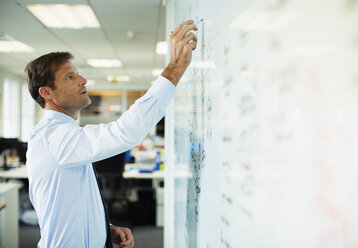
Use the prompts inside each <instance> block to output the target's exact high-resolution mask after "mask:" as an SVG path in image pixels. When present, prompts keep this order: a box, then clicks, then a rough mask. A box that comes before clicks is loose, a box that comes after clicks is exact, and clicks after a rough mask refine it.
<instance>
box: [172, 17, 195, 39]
mask: <svg viewBox="0 0 358 248" xmlns="http://www.w3.org/2000/svg"><path fill="white" fill-rule="evenodd" d="M193 23H194V20H187V21H185V22H183V23H181V24H179V25H178V26H177V27H176V28H175V30H174V31H173V33H172V35H174V36H175V35H177V33H178V32H179V31H180V30H181V29H182V28H183V27H184V26H185V25H190V24H193Z"/></svg>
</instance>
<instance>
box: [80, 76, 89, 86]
mask: <svg viewBox="0 0 358 248" xmlns="http://www.w3.org/2000/svg"><path fill="white" fill-rule="evenodd" d="M78 76H79V77H80V85H81V86H82V85H86V84H87V80H86V79H85V78H84V77H82V76H81V75H79V74H78Z"/></svg>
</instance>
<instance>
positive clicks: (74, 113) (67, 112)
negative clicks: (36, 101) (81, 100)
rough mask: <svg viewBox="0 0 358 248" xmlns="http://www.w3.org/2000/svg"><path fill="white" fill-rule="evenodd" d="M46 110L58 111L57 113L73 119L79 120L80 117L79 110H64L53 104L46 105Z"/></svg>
mask: <svg viewBox="0 0 358 248" xmlns="http://www.w3.org/2000/svg"><path fill="white" fill-rule="evenodd" d="M44 109H47V110H54V111H57V112H60V113H63V114H65V115H68V116H70V117H72V118H73V119H75V120H77V118H78V115H79V113H80V111H79V110H73V111H72V110H70V109H64V108H62V107H60V106H57V105H52V104H46V106H45V108H44Z"/></svg>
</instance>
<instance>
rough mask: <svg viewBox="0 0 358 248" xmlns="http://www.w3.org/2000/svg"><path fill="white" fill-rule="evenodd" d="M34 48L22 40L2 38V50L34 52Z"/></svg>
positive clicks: (8, 51)
mask: <svg viewBox="0 0 358 248" xmlns="http://www.w3.org/2000/svg"><path fill="white" fill-rule="evenodd" d="M33 51H34V49H33V48H32V47H30V46H28V45H26V44H24V43H22V42H21V41H17V40H0V52H5V53H11V52H26V53H30V52H33Z"/></svg>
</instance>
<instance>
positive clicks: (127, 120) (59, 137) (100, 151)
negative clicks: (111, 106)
mask: <svg viewBox="0 0 358 248" xmlns="http://www.w3.org/2000/svg"><path fill="white" fill-rule="evenodd" d="M174 95H175V86H174V85H173V84H172V83H171V82H169V81H168V80H167V79H166V78H164V77H161V76H160V77H159V78H158V79H157V80H156V82H155V83H154V84H153V86H152V87H151V88H150V89H149V90H148V92H147V93H146V94H145V95H144V96H143V97H141V98H139V99H138V100H137V101H136V102H135V104H133V105H132V106H131V107H130V109H129V110H128V111H127V112H125V113H123V115H122V116H121V117H120V118H119V119H118V120H117V121H113V122H110V123H108V124H99V125H86V126H84V127H81V126H79V125H78V124H77V123H76V121H75V120H74V119H73V118H72V117H70V116H68V115H65V114H63V113H60V112H56V111H52V110H45V116H44V118H43V119H42V120H41V121H40V122H39V123H38V124H37V125H36V126H35V127H34V128H33V130H32V132H31V135H30V139H29V143H28V151H27V170H28V176H29V194H30V200H31V202H32V205H33V206H34V208H35V210H36V213H37V216H38V220H39V225H40V229H41V239H40V241H39V243H38V247H41V248H48V247H66V248H67V247H76V248H79V247H94V248H99V247H101V248H103V247H104V245H105V241H106V235H107V233H106V232H107V230H106V223H105V215H104V209H103V204H102V200H101V196H100V193H99V189H98V185H97V181H96V178H95V175H94V172H93V168H92V164H91V163H92V162H95V161H99V160H102V159H105V158H108V157H111V156H114V155H116V154H119V153H122V152H125V151H127V150H129V149H131V148H133V147H135V146H136V145H138V144H140V142H142V140H143V139H144V138H145V136H146V135H147V134H148V132H149V131H150V130H151V129H152V128H153V127H154V125H156V124H157V122H158V121H159V120H160V119H161V118H162V117H163V116H164V115H165V111H166V108H167V106H168V104H169V102H170V100H171V99H172V98H173V97H174Z"/></svg>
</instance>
